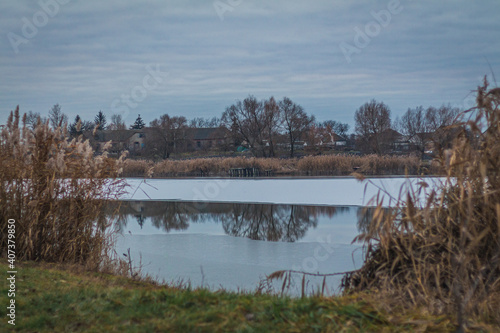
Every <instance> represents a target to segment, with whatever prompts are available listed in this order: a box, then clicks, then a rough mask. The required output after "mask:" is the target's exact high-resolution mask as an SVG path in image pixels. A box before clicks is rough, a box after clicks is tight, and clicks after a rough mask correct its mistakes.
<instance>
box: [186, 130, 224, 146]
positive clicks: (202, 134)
mask: <svg viewBox="0 0 500 333" xmlns="http://www.w3.org/2000/svg"><path fill="white" fill-rule="evenodd" d="M186 139H187V140H188V146H189V147H190V148H192V149H195V150H198V149H207V148H215V147H218V146H221V145H225V144H227V143H228V140H229V131H228V130H227V129H226V128H223V127H210V128H189V129H187V130H186Z"/></svg>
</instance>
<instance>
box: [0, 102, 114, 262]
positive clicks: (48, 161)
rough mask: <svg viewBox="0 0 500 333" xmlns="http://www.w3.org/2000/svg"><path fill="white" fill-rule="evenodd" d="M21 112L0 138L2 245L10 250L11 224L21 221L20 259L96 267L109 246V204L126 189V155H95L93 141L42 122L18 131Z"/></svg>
mask: <svg viewBox="0 0 500 333" xmlns="http://www.w3.org/2000/svg"><path fill="white" fill-rule="evenodd" d="M19 123H20V121H19V107H18V108H17V109H16V110H15V112H11V114H10V117H9V119H8V122H7V125H6V126H5V127H4V128H3V129H2V131H1V137H0V155H1V156H2V158H1V159H0V231H1V232H0V244H1V246H0V248H1V249H2V252H3V253H2V254H3V255H5V254H6V252H7V251H6V250H7V248H8V246H7V245H8V236H7V235H8V233H7V229H8V220H9V219H14V220H15V221H16V224H15V225H16V229H15V230H16V233H15V239H14V240H15V252H16V258H17V259H18V260H35V261H47V262H60V263H62V262H64V263H76V264H82V265H86V266H88V267H89V268H98V267H99V265H100V264H101V263H102V260H103V259H104V255H105V254H107V251H108V250H109V249H110V247H111V235H110V233H109V232H110V230H109V228H108V227H109V225H110V222H109V221H108V220H106V218H105V216H104V214H103V213H102V212H103V210H102V209H101V207H102V205H103V204H104V201H103V200H108V199H113V198H116V197H117V196H118V195H119V194H120V191H121V190H122V189H123V182H122V181H121V180H117V178H116V177H117V176H118V175H119V173H120V171H121V170H120V169H121V164H122V160H123V157H121V158H120V159H118V160H116V159H111V158H108V157H107V153H106V152H105V153H104V154H102V155H101V156H97V157H95V156H94V152H93V150H92V148H91V147H90V145H89V142H88V141H82V139H81V138H77V139H73V140H69V139H68V138H67V137H68V136H67V133H66V131H65V130H62V129H61V128H60V127H59V128H57V129H56V130H52V129H51V128H49V125H48V123H46V124H43V123H40V122H39V123H38V125H37V126H36V128H35V129H34V130H30V129H29V128H27V127H26V126H25V118H24V119H23V126H22V127H20V124H19Z"/></svg>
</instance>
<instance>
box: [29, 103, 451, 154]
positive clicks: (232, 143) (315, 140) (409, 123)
mask: <svg viewBox="0 0 500 333" xmlns="http://www.w3.org/2000/svg"><path fill="white" fill-rule="evenodd" d="M460 113H461V110H459V109H458V108H453V107H451V106H445V105H443V106H441V107H439V108H434V107H429V108H427V109H424V108H423V107H417V108H415V109H408V111H407V112H406V113H404V114H403V116H402V117H398V118H396V119H395V120H394V121H392V120H391V118H390V110H389V108H388V107H387V106H386V105H385V104H384V103H380V102H376V101H375V100H372V101H370V102H368V103H365V104H364V105H362V106H361V107H360V108H359V109H358V110H357V111H356V112H355V114H354V118H355V119H354V120H355V128H354V133H350V132H349V125H348V124H346V123H341V122H337V121H334V120H328V121H323V122H318V121H316V119H315V117H314V116H313V115H307V113H306V112H305V111H304V109H303V108H302V107H301V106H300V105H297V104H295V103H294V102H292V101H291V100H290V99H288V98H286V97H285V98H284V99H283V100H282V101H275V100H274V98H272V97H271V98H270V99H268V100H263V101H258V100H257V99H256V98H255V97H253V96H249V97H248V98H246V99H245V100H243V101H238V102H237V103H235V104H233V105H231V106H230V107H228V108H227V109H226V111H225V112H224V113H223V114H222V116H221V117H220V118H218V117H213V118H209V119H206V118H194V119H191V120H189V121H188V120H187V119H186V118H185V117H183V116H169V115H168V114H164V115H162V116H160V117H158V118H156V119H154V120H152V121H150V123H149V126H148V125H146V123H145V121H144V120H143V119H142V117H141V115H140V114H138V115H137V118H136V119H135V121H134V123H133V124H131V125H130V126H126V125H125V122H124V121H123V119H122V117H121V116H120V115H117V114H114V115H112V116H111V119H110V121H108V119H107V117H106V115H105V114H104V113H103V112H102V111H99V112H98V113H97V114H96V116H95V118H94V119H93V120H91V121H90V120H84V119H81V118H80V116H76V118H75V119H74V121H72V122H68V119H67V116H66V115H65V114H64V113H63V112H62V108H61V106H60V105H58V104H56V105H54V107H53V108H52V109H51V110H50V111H49V116H48V118H44V117H42V116H41V115H40V114H38V113H33V112H31V111H30V112H29V113H28V114H27V117H26V120H25V121H26V124H27V126H31V127H33V128H34V127H35V125H36V124H37V122H38V121H48V122H49V123H50V124H51V126H53V127H57V126H63V124H64V123H66V124H68V123H69V125H67V126H68V136H70V137H76V136H80V135H81V136H83V138H84V139H88V140H89V142H90V144H91V145H92V147H93V148H94V151H95V152H96V154H100V153H102V151H103V148H104V146H105V145H108V149H107V150H108V153H109V154H110V155H111V156H119V155H120V154H121V153H122V152H125V151H126V152H128V156H129V158H137V159H151V160H162V159H167V158H175V159H182V158H191V157H217V156H234V155H243V156H257V157H280V158H286V157H300V156H305V155H319V154H335V153H349V154H356V155H362V154H379V155H382V154H384V155H385V154H389V155H416V156H419V157H420V158H422V159H430V158H432V156H433V154H434V153H435V152H436V151H437V150H439V149H445V148H447V147H448V146H449V145H450V144H451V142H452V140H453V138H454V137H455V136H456V133H457V129H453V126H452V125H453V124H455V123H457V121H458V116H459V114H460Z"/></svg>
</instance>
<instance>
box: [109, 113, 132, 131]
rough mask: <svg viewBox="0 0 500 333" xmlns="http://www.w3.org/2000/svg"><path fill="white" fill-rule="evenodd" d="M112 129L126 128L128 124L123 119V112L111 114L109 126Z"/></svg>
mask: <svg viewBox="0 0 500 333" xmlns="http://www.w3.org/2000/svg"><path fill="white" fill-rule="evenodd" d="M108 129H110V130H125V129H127V126H125V122H124V121H123V119H122V115H121V114H114V115H112V116H111V124H110V125H109V126H108Z"/></svg>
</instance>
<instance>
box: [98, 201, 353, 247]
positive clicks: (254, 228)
mask: <svg viewBox="0 0 500 333" xmlns="http://www.w3.org/2000/svg"><path fill="white" fill-rule="evenodd" d="M349 209H350V208H348V207H328V206H302V205H273V204H241V203H199V202H176V201H174V202H171V201H122V202H112V203H109V205H108V208H107V214H108V215H113V217H114V218H116V220H117V225H118V230H124V229H125V227H126V226H127V223H128V221H129V217H134V218H135V219H136V220H137V222H138V224H139V226H141V228H142V226H143V224H144V222H145V221H146V220H148V219H149V220H151V224H152V225H153V226H155V227H156V228H158V229H160V230H164V231H166V232H169V231H171V230H186V229H187V228H188V227H189V224H190V223H204V222H216V223H221V224H222V227H223V229H224V232H225V233H226V234H227V235H230V236H235V237H247V238H250V239H253V240H266V241H283V242H295V241H297V240H300V239H301V238H302V237H304V236H305V234H306V232H307V230H308V229H309V228H311V227H312V228H316V226H317V225H318V218H319V217H321V216H325V217H328V218H332V217H333V216H334V215H336V214H337V213H339V212H345V211H348V210H349Z"/></svg>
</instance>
